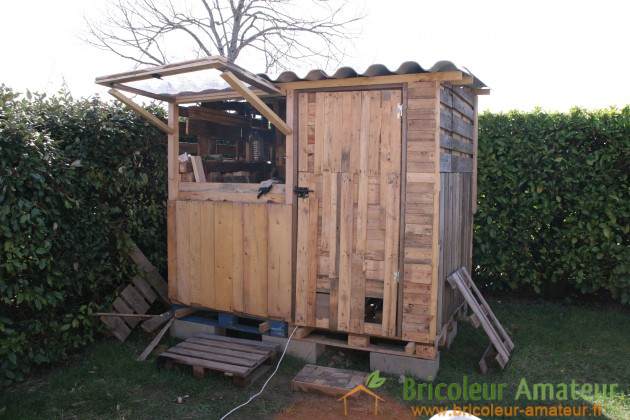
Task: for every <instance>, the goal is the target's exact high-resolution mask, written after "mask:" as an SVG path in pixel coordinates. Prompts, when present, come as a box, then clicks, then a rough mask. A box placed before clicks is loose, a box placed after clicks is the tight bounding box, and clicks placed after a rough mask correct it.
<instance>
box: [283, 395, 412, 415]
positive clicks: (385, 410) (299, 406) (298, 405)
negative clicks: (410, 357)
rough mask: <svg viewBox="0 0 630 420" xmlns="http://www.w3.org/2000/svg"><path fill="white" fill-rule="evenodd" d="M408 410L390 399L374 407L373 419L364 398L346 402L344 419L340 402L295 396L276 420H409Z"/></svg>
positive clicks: (371, 404)
mask: <svg viewBox="0 0 630 420" xmlns="http://www.w3.org/2000/svg"><path fill="white" fill-rule="evenodd" d="M412 418H414V417H413V416H412V415H411V412H410V410H409V408H408V407H405V406H404V405H402V404H400V403H398V402H397V401H395V400H393V399H392V398H391V397H390V398H387V397H386V398H385V402H380V401H379V403H378V415H376V416H375V415H374V400H373V399H372V398H371V397H370V396H369V395H366V394H360V395H357V396H355V397H352V398H349V399H348V416H347V417H346V416H344V412H343V401H337V398H335V397H329V396H326V395H318V394H307V393H299V395H296V399H295V402H294V403H293V404H292V405H290V406H289V407H286V408H284V409H283V410H282V411H281V412H280V413H279V414H278V415H276V417H275V419H276V420H289V419H325V420H329V419H330V420H336V419H339V420H341V419H397V420H402V419H412Z"/></svg>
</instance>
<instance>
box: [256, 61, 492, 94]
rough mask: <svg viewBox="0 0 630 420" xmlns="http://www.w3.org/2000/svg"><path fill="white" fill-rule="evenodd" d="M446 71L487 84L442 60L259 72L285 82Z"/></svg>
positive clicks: (476, 83)
mask: <svg viewBox="0 0 630 420" xmlns="http://www.w3.org/2000/svg"><path fill="white" fill-rule="evenodd" d="M446 71H461V72H463V73H465V74H467V75H470V76H472V77H473V83H472V85H471V87H473V88H477V89H483V88H487V86H486V85H485V84H484V83H483V82H482V81H481V80H479V79H478V78H477V77H475V75H474V74H472V73H471V72H470V71H468V69H466V68H464V69H461V68H459V67H457V66H456V65H455V64H453V62H451V61H447V60H442V61H438V62H437V63H435V64H434V65H432V66H431V67H430V68H428V69H425V68H424V67H422V66H421V65H420V64H418V63H417V62H415V61H405V62H404V63H402V64H401V65H400V66H399V67H398V68H397V69H396V70H390V69H388V68H387V67H386V66H384V65H383V64H372V65H371V66H369V67H368V68H367V69H366V70H365V71H364V72H363V73H358V72H357V71H356V70H355V69H353V68H352V67H339V68H338V69H337V71H335V72H334V73H333V74H332V75H328V74H327V73H326V72H325V71H323V70H320V69H313V70H311V71H309V72H308V73H307V74H306V76H304V77H299V76H298V75H297V74H295V72H292V71H285V72H283V73H280V75H278V77H276V78H275V79H273V78H271V77H269V75H267V74H264V73H263V74H259V76H261V77H264V78H266V79H268V80H270V81H272V82H274V83H287V82H299V81H313V80H326V79H348V78H351V77H374V76H389V75H393V74H398V75H401V74H415V73H438V72H446Z"/></svg>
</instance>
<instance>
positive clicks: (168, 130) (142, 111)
mask: <svg viewBox="0 0 630 420" xmlns="http://www.w3.org/2000/svg"><path fill="white" fill-rule="evenodd" d="M108 93H109V94H110V95H112V96H113V97H114V98H116V99H118V100H119V101H120V102H122V103H123V104H125V105H126V106H127V107H129V108H130V109H131V110H132V111H134V112H135V113H136V114H138V115H140V116H141V117H143V118H144V119H146V120H147V121H149V122H150V123H151V124H153V125H154V126H155V127H157V128H158V129H160V130H161V131H163V132H164V133H166V134H173V133H174V129H173V128H171V127H169V126H168V125H167V124H165V123H164V122H163V121H162V120H161V119H159V118H158V117H156V116H155V115H153V114H151V113H150V112H149V111H147V110H146V109H144V108H143V107H141V106H140V105H138V104H137V103H135V102H134V101H132V100H131V99H130V98H128V97H126V96H125V95H123V94H122V93H121V92H120V91H118V90H116V89H110V90H109V92H108Z"/></svg>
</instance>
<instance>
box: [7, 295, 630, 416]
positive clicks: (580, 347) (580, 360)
mask: <svg viewBox="0 0 630 420" xmlns="http://www.w3.org/2000/svg"><path fill="white" fill-rule="evenodd" d="M491 306H492V307H493V309H494V310H495V312H496V313H497V315H498V317H499V319H501V321H502V322H503V323H504V325H505V326H506V327H507V328H508V329H509V330H510V331H511V332H512V333H513V335H514V342H515V343H516V346H517V349H516V351H515V353H514V356H513V359H512V361H511V362H510V364H509V365H508V367H507V368H506V369H505V371H501V370H498V369H496V368H495V369H493V370H492V371H491V372H490V373H489V374H488V375H485V376H484V375H480V374H479V373H478V372H477V369H476V366H477V362H478V361H479V358H480V356H481V354H482V353H483V351H484V349H485V347H486V345H487V338H486V337H485V336H484V334H483V332H482V331H481V330H474V329H473V328H471V327H469V326H467V325H460V332H459V335H458V337H457V338H456V340H455V342H454V344H453V347H452V348H451V349H450V350H449V351H444V352H442V359H441V369H440V372H439V375H438V378H436V381H435V382H444V383H462V380H463V376H464V375H466V376H467V377H468V382H469V383H470V382H479V383H505V384H507V386H506V393H505V394H506V395H505V398H504V403H505V404H508V405H509V404H512V403H513V401H514V396H515V395H516V391H517V387H518V384H519V382H520V381H521V379H522V378H524V379H525V380H526V381H527V382H528V383H529V384H533V383H538V382H541V383H554V384H558V383H571V381H572V380H575V381H576V382H577V383H607V384H610V383H618V384H619V385H620V390H621V391H622V392H619V393H618V394H617V395H615V396H613V397H609V398H605V399H600V400H594V399H585V402H586V403H589V404H591V403H594V402H596V403H600V404H602V406H603V407H604V410H605V415H606V417H608V418H611V419H628V418H630V397H628V395H627V394H628V389H629V387H630V313H628V311H626V310H619V309H615V310H607V308H605V307H584V306H567V305H561V304H555V303H545V302H533V301H528V302H523V301H514V300H496V299H495V300H493V301H492V302H491ZM148 341H149V338H148V336H143V335H139V334H137V335H136V336H134V337H133V338H132V339H131V340H130V341H129V342H127V343H124V344H120V343H119V342H117V341H114V340H109V339H108V340H103V341H101V342H98V343H95V344H94V345H92V346H91V347H89V348H88V349H86V350H85V351H84V352H82V353H81V354H79V355H76V356H74V357H73V358H72V359H71V360H69V361H68V362H67V363H66V364H65V365H62V366H57V367H55V368H53V369H51V370H49V371H48V372H45V373H41V374H39V375H37V376H36V377H34V378H31V379H29V380H28V381H26V382H24V383H22V384H19V385H15V386H13V387H11V388H9V389H6V390H3V391H2V392H1V394H0V418H3V419H42V418H47V419H49V418H50V419H53V418H57V419H60V418H63V419H123V418H124V419H169V418H178V419H194V418H210V419H212V418H219V417H220V416H221V415H222V414H224V413H225V412H227V411H228V410H230V409H231V408H232V407H234V406H236V405H238V404H240V403H242V402H243V401H245V400H246V399H247V398H248V397H249V396H250V395H251V394H252V393H253V392H255V391H257V390H258V389H259V387H260V386H261V385H262V380H260V381H258V382H256V383H255V384H254V385H253V386H250V387H248V388H246V389H243V388H240V387H237V386H235V385H233V384H232V382H231V381H230V380H229V379H228V378H225V377H223V376H220V375H214V374H211V375H208V376H207V377H206V378H205V379H202V380H197V379H195V378H193V377H192V375H191V373H190V370H188V369H185V368H182V369H175V370H159V369H158V368H157V367H156V364H155V363H154V359H149V360H148V361H147V362H144V363H139V362H136V361H135V357H136V355H137V354H139V353H140V352H141V351H142V349H143V348H144V346H145V345H146V343H147V342H148ZM167 344H169V343H166V344H163V346H166V345H167ZM171 344H172V343H171ZM319 364H321V365H326V366H334V367H339V368H346V369H355V370H362V371H369V356H368V354H367V353H364V352H356V351H351V350H345V349H343V350H339V349H332V350H328V351H327V352H326V353H325V354H324V356H323V357H322V358H321V359H320V361H319ZM302 365H303V362H301V361H298V360H296V359H293V358H290V357H287V358H285V361H284V363H283V365H282V366H281V368H280V370H279V371H278V374H277V375H276V376H275V377H274V379H273V380H272V381H271V382H270V384H269V387H268V388H267V390H266V391H265V392H264V394H263V395H262V396H261V397H260V398H259V399H257V400H255V401H254V402H252V403H251V404H250V405H248V406H247V407H246V408H244V409H242V410H241V411H239V412H238V414H237V415H235V416H234V418H257V419H258V418H271V417H273V415H274V414H275V413H277V412H279V411H280V410H281V409H282V408H284V407H287V406H289V405H291V404H293V403H294V402H295V401H297V400H299V399H300V398H301V394H299V393H295V394H294V393H291V392H290V390H289V383H290V381H291V379H292V378H293V376H294V375H295V374H296V373H297V371H298V370H299V369H300V368H301V367H302ZM398 379H399V378H393V377H390V378H388V380H387V382H386V384H385V386H384V387H383V388H382V389H380V390H379V393H380V394H382V395H384V396H386V398H393V399H395V400H396V401H398V402H401V403H404V404H410V403H409V402H404V401H403V398H402V385H401V384H399V383H398ZM624 393H625V395H624ZM184 395H189V397H188V398H187V399H186V400H185V402H184V403H183V404H176V403H175V400H176V398H177V397H178V396H184ZM553 402H554V401H547V402H546V403H553ZM582 402H583V401H577V402H575V403H577V404H581V403H582ZM331 403H332V399H331ZM414 403H415V404H435V401H430V400H427V399H423V400H420V401H417V402H414ZM458 403H464V402H463V401H458ZM520 403H521V404H523V402H522V401H521V402H520ZM556 403H557V402H556ZM517 418H518V417H517ZM530 418H531V417H530Z"/></svg>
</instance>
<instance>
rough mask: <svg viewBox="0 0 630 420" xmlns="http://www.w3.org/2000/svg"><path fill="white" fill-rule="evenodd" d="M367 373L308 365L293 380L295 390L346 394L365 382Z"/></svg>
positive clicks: (292, 385) (292, 386)
mask: <svg viewBox="0 0 630 420" xmlns="http://www.w3.org/2000/svg"><path fill="white" fill-rule="evenodd" d="M366 376H367V373H365V372H359V371H355V370H347V369H337V368H331V367H325V366H317V365H306V366H304V367H303V368H302V370H300V371H299V372H298V374H297V375H296V376H295V378H293V380H292V381H291V389H292V390H293V391H303V392H319V393H323V394H326V395H332V396H340V395H344V394H345V393H347V392H348V391H350V390H351V389H353V388H354V387H355V386H357V385H361V384H363V383H364V382H365V378H366Z"/></svg>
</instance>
